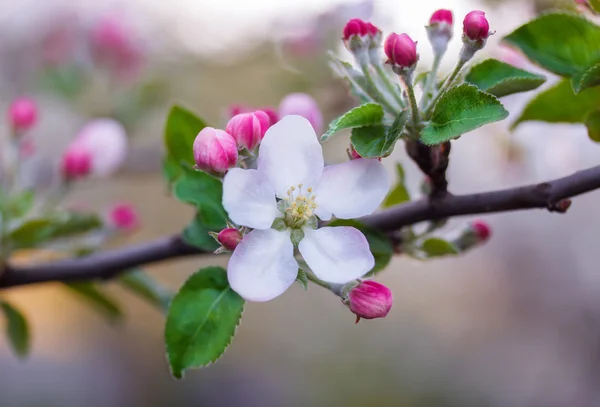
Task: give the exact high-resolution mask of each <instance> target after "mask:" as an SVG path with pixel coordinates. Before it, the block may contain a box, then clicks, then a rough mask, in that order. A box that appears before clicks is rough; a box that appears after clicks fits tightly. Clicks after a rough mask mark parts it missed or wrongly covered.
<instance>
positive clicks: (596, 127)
mask: <svg viewBox="0 0 600 407" xmlns="http://www.w3.org/2000/svg"><path fill="white" fill-rule="evenodd" d="M585 127H587V130H588V136H589V137H590V139H591V140H592V141H595V142H596V143H600V109H596V110H592V111H591V112H590V113H589V114H588V115H587V117H586V118H585Z"/></svg>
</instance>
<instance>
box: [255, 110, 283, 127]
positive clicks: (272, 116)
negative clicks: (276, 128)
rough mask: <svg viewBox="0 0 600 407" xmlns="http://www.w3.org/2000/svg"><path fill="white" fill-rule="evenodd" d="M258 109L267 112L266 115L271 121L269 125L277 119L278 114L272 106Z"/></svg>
mask: <svg viewBox="0 0 600 407" xmlns="http://www.w3.org/2000/svg"><path fill="white" fill-rule="evenodd" d="M258 110H260V111H263V112H265V113H266V114H267V116H269V120H270V121H271V126H272V125H274V124H275V123H277V122H278V121H279V115H278V114H277V111H276V110H275V109H274V108H272V107H268V106H267V107H261V108H260V109H258Z"/></svg>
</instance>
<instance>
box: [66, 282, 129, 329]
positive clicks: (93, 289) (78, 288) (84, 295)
mask: <svg viewBox="0 0 600 407" xmlns="http://www.w3.org/2000/svg"><path fill="white" fill-rule="evenodd" d="M64 286H65V287H66V288H67V289H69V290H70V291H71V292H73V293H74V294H77V295H78V296H79V297H80V298H81V299H84V300H86V301H87V302H88V303H89V304H90V305H91V306H93V307H94V308H95V309H96V310H97V311H98V312H100V313H101V314H102V315H103V316H105V317H106V318H107V319H108V320H109V321H110V322H118V321H119V320H120V319H121V318H122V317H123V312H122V311H121V308H120V307H119V305H118V304H117V302H116V301H115V300H114V299H113V298H112V297H111V296H110V295H108V294H107V293H106V292H105V291H104V290H103V289H102V288H101V287H100V286H99V285H98V284H96V283H91V282H88V281H81V282H76V283H64Z"/></svg>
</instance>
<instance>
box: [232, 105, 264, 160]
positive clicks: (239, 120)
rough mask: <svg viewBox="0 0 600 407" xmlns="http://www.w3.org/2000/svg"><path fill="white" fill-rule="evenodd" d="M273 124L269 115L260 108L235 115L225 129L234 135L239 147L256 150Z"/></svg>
mask: <svg viewBox="0 0 600 407" xmlns="http://www.w3.org/2000/svg"><path fill="white" fill-rule="evenodd" d="M270 125H271V119H270V118H269V116H268V115H267V114H266V113H265V112H263V111H260V110H257V111H256V112H254V113H241V114H238V115H236V116H233V117H232V118H231V120H229V123H227V126H226V127H225V131H226V132H227V133H229V134H231V135H232V136H233V138H234V139H235V141H236V142H237V145H238V146H239V147H244V148H247V149H248V150H254V149H255V148H256V146H258V144H259V143H260V141H261V140H262V139H263V137H264V135H265V132H266V131H267V129H268V128H269V127H270Z"/></svg>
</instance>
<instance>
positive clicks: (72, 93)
mask: <svg viewBox="0 0 600 407" xmlns="http://www.w3.org/2000/svg"><path fill="white" fill-rule="evenodd" d="M572 3H573V2H571V1H569V0H565V1H562V2H561V1H551V0H535V1H534V0H512V1H511V0H504V1H501V0H497V1H492V0H488V1H475V0H444V1H441V0H440V1H438V0H427V1H420V2H412V1H410V2H408V1H391V0H389V1H388V0H362V1H360V0H359V1H343V0H304V1H302V2H299V1H298V2H293V1H279V0H255V1H252V2H245V1H239V0H219V1H213V0H171V1H168V2H167V1H156V0H128V1H124V0H122V1H108V0H107V1H87V0H21V1H18V2H15V1H8V0H0V95H2V96H1V98H0V110H1V111H6V109H7V107H8V104H9V102H10V101H11V100H13V99H14V98H16V97H18V96H20V95H27V96H29V97H32V98H34V99H35V100H37V101H38V103H39V110H40V121H39V124H38V125H37V126H36V127H35V129H34V130H33V131H32V134H31V137H32V139H33V140H34V141H35V145H36V154H35V159H32V161H31V162H30V163H29V164H28V165H29V168H31V174H33V175H32V176H33V177H36V176H38V175H35V174H40V173H41V174H44V176H51V174H52V172H55V171H56V167H57V163H58V160H59V158H60V154H61V151H62V150H64V148H65V146H66V145H68V143H69V141H70V140H72V139H73V137H74V135H75V134H76V132H77V130H78V129H79V128H80V127H81V126H82V125H83V124H84V123H86V122H87V121H89V120H91V119H94V118H99V117H110V118H113V119H116V120H118V121H119V122H121V123H122V124H123V125H124V126H125V128H126V130H127V133H128V137H129V153H128V158H127V161H126V164H125V165H124V166H123V168H121V170H120V171H119V173H118V174H116V176H114V177H113V178H111V179H102V180H90V181H85V182H82V183H80V184H79V185H78V186H77V188H76V189H75V191H74V192H73V193H72V194H71V196H70V201H69V202H72V204H73V205H81V206H85V207H90V208H95V209H96V210H99V211H101V210H103V208H105V207H106V206H108V205H110V204H112V203H114V202H118V201H128V202H130V203H132V204H133V205H135V207H136V208H137V210H138V211H139V213H140V217H141V223H142V227H141V228H140V229H139V230H138V231H137V232H136V233H134V234H132V235H130V236H129V237H127V238H126V239H125V240H121V241H118V242H115V244H119V245H120V244H130V243H135V242H143V241H146V240H149V239H153V238H156V237H159V236H162V235H165V234H171V233H177V232H179V231H180V230H181V229H182V228H183V227H184V226H185V225H186V224H187V222H189V220H190V219H191V217H192V214H193V212H192V209H191V208H187V207H186V206H184V205H183V204H180V203H178V202H177V201H176V200H175V199H173V198H171V197H169V196H168V194H167V187H166V185H165V183H164V181H163V179H162V176H161V160H162V155H163V151H162V132H163V127H164V120H165V118H166V114H167V112H168V109H169V106H170V105H171V104H173V103H174V102H179V103H183V104H184V105H185V106H187V107H189V108H190V109H192V110H193V111H195V112H197V113H199V114H200V115H201V116H202V117H204V118H205V119H206V120H207V121H208V122H209V123H212V124H213V125H214V126H215V127H219V126H224V124H225V123H226V121H227V119H228V118H229V115H230V111H231V109H232V108H235V106H252V107H264V106H274V107H276V106H277V105H278V103H279V101H280V100H281V99H282V97H284V96H285V95H286V94H288V93H290V92H305V93H308V94H310V95H312V96H313V97H314V98H315V99H316V100H317V101H318V103H319V106H320V108H321V110H322V112H323V115H324V118H325V123H328V122H329V120H331V119H333V118H335V117H336V116H337V115H339V114H340V113H342V112H344V110H345V109H347V108H349V107H351V106H353V105H354V104H355V102H354V101H353V100H352V98H350V97H349V96H348V92H347V89H346V86H345V84H344V83H342V81H340V80H339V79H337V78H335V76H334V75H333V74H332V73H331V71H330V69H329V67H328V57H327V52H328V51H329V50H332V51H333V52H334V53H336V54H339V55H341V56H343V57H344V58H346V59H348V60H349V59H350V57H349V55H347V54H346V53H347V51H346V50H345V49H344V48H343V45H342V43H341V41H340V40H339V38H340V36H341V29H342V27H343V25H344V23H345V22H346V21H347V20H348V19H350V18H353V17H359V18H363V19H368V20H371V21H372V22H373V23H374V24H376V25H377V26H378V27H380V28H382V29H383V31H384V35H385V34H387V33H388V32H390V31H392V30H393V31H397V32H407V33H409V34H410V35H411V36H412V37H413V39H415V40H418V41H419V52H420V54H421V62H420V69H423V70H425V69H427V66H428V65H429V64H430V63H431V59H432V53H431V51H430V50H429V47H428V45H429V44H428V42H427V37H426V33H425V30H424V25H425V24H426V23H427V21H428V19H429V16H430V15H431V13H432V12H433V11H435V10H436V9H437V8H442V7H443V8H450V9H452V10H453V11H454V15H455V21H456V25H455V39H454V41H453V42H452V43H451V47H450V50H449V52H448V54H447V56H446V58H445V60H444V63H443V65H442V69H443V70H444V71H446V72H447V71H449V70H450V69H451V68H452V66H453V64H454V62H455V57H456V55H457V53H458V50H459V49H460V25H461V22H462V18H463V16H464V15H465V14H466V13H467V12H469V11H470V10H472V9H481V10H484V11H486V13H487V17H488V19H489V21H490V25H491V28H492V29H493V30H496V35H494V36H493V37H491V39H490V40H489V42H488V45H487V47H486V49H485V50H484V51H483V52H481V53H480V54H481V55H478V58H480V59H483V58H484V57H485V56H486V55H487V56H494V57H496V58H500V59H504V60H505V61H507V62H510V63H513V64H515V65H519V66H522V67H525V68H526V69H530V70H536V68H535V67H532V66H530V65H529V64H528V62H527V61H526V60H524V59H522V57H520V56H519V55H517V54H514V53H513V52H511V51H510V50H507V49H505V48H502V47H501V46H500V45H499V40H500V38H502V37H503V36H504V35H506V34H507V33H509V32H511V31H512V30H513V29H514V28H516V27H518V26H519V25H521V24H523V23H524V22H525V21H527V20H528V19H530V18H532V17H534V16H535V15H537V14H538V13H540V12H543V11H544V10H546V9H548V8H552V7H564V8H571V9H574V7H573V4H572ZM553 81H554V79H552V78H551V79H550V81H549V82H550V83H552V82H553ZM545 86H548V84H547V85H545ZM531 97H532V93H527V94H520V95H516V96H511V97H508V98H505V99H504V103H505V104H506V106H507V107H508V108H509V110H510V111H511V118H515V117H516V115H517V114H518V113H519V111H520V109H521V108H522V107H523V106H524V104H525V103H526V101H527V100H528V99H529V98H531ZM2 120H4V118H2ZM510 120H511V119H509V120H506V121H504V122H501V123H498V124H494V125H491V126H486V127H484V129H483V130H480V131H476V132H473V133H471V134H469V135H467V136H465V137H463V138H461V139H460V140H459V141H458V142H455V143H454V147H453V150H452V159H451V164H450V169H449V179H450V190H451V191H452V192H454V193H468V192H476V191H483V190H490V189H497V188H501V187H508V186H513V185H519V184H523V183H529V182H536V181H542V180H546V179H549V178H552V177H558V176H563V175H568V174H570V173H572V172H573V171H576V170H578V169H582V168H586V167H589V166H591V165H595V164H597V163H598V161H599V160H600V148H599V147H598V146H597V145H594V144H593V143H591V142H590V141H589V139H588V138H587V134H586V130H585V128H584V126H566V125H558V126H556V125H553V126H550V125H547V124H540V123H525V124H523V125H521V126H520V127H519V128H518V129H517V130H516V131H515V132H513V133H510V132H509V131H508V125H509V123H510ZM5 128H6V126H4V125H0V132H3V131H4V130H1V129H5ZM7 136H8V135H7V134H2V137H7ZM347 145H348V138H347V136H340V137H338V138H337V139H335V141H332V142H331V143H328V144H327V145H326V154H327V157H328V160H329V161H330V162H336V161H342V160H345V159H346V155H345V154H346V152H345V149H346V147H347ZM396 150H397V151H396V152H395V153H394V154H393V155H392V157H390V158H388V159H387V160H386V165H387V166H389V168H390V171H392V168H393V167H394V162H395V161H401V162H402V163H403V164H404V165H405V168H406V170H407V174H408V180H409V181H408V184H409V187H410V188H411V190H412V191H413V192H414V193H415V194H416V193H417V191H418V186H419V183H420V182H421V177H420V174H419V172H418V170H417V168H416V167H415V166H414V165H413V164H412V163H411V162H410V160H409V159H407V157H406V155H405V154H404V151H403V149H402V148H398V149H396ZM599 204H600V194H598V193H592V194H589V195H586V196H583V197H580V198H577V199H576V200H575V201H574V203H573V206H572V208H571V209H570V211H569V213H568V214H567V215H564V216H562V215H555V214H549V213H547V212H545V211H541V210H540V211H528V212H518V213H506V214H499V215H493V216H491V215H490V216H487V217H485V220H486V221H488V222H489V223H490V224H491V225H492V231H493V237H492V239H491V240H490V241H489V242H488V243H487V244H486V245H485V246H483V247H482V248H480V249H478V250H474V251H471V252H469V253H467V254H466V255H463V256H460V257H457V258H450V259H443V260H436V261H429V262H419V261H416V260H411V259H406V258H403V257H397V258H395V259H394V260H393V262H392V264H391V265H390V267H389V268H388V269H387V270H386V272H385V273H382V274H381V275H380V276H379V280H380V281H381V282H383V283H384V284H386V285H388V286H389V287H390V288H391V289H392V291H393V293H394V299H395V301H394V306H393V309H392V311H391V312H390V314H389V316H388V317H387V318H385V319H382V320H375V321H362V322H361V323H359V324H357V325H355V324H354V316H353V315H352V314H351V313H350V312H349V311H348V310H347V309H346V307H344V306H343V305H342V304H341V303H340V301H339V299H338V298H337V297H334V296H332V295H331V294H330V293H328V292H326V291H325V290H322V289H321V288H319V287H316V286H311V287H310V288H309V290H308V292H304V291H303V290H302V288H301V287H300V285H294V286H293V288H292V289H291V290H289V291H288V292H286V294H285V295H283V296H281V297H279V298H277V299H275V300H274V301H271V302H268V303H252V304H248V305H247V307H246V310H245V314H244V320H243V323H242V324H241V326H240V327H239V329H238V331H237V335H236V337H235V340H234V341H233V344H232V345H231V346H230V348H229V350H228V351H227V353H226V354H225V356H224V357H223V358H222V359H221V360H220V361H219V362H218V363H217V364H215V365H214V366H211V367H209V368H205V369H202V370H199V371H190V372H188V373H187V374H186V377H185V379H184V380H182V381H174V380H173V379H171V377H170V375H169V371H168V366H167V363H166V360H165V350H164V345H163V337H162V335H163V323H164V318H163V316H162V314H161V313H160V312H159V311H158V310H156V309H155V308H153V307H152V306H150V305H148V304H146V303H145V302H143V301H142V300H140V299H138V298H136V297H134V296H132V295H130V294H129V293H126V292H124V291H123V290H122V289H121V288H119V287H116V286H112V285H111V284H109V286H110V290H111V291H112V293H113V294H114V296H115V297H116V298H118V300H119V302H120V303H121V304H122V305H123V308H124V309H125V311H126V314H127V317H126V318H125V320H124V321H122V322H121V323H118V324H107V323H106V321H105V320H104V319H103V318H102V316H101V315H98V314H97V313H95V312H94V311H93V310H92V309H90V308H88V307H87V306H85V304H83V303H81V302H80V301H78V300H77V298H75V297H74V296H72V295H71V294H69V293H68V292H66V291H65V290H64V289H62V287H60V286H58V285H55V284H45V285H39V286H31V287H23V288H18V289H11V290H7V291H5V292H2V295H3V296H4V297H6V298H8V299H10V301H11V302H12V303H14V304H15V305H17V306H18V307H19V308H20V309H22V310H23V311H24V312H25V313H26V314H27V316H28V317H29V320H30V324H31V326H32V329H33V346H32V347H33V350H32V353H31V355H30V356H29V358H28V359H27V360H25V361H20V360H17V359H16V358H15V357H14V356H13V355H12V354H11V352H10V350H9V347H8V345H7V344H6V343H5V339H4V337H3V336H0V406H1V407H13V406H14V407H29V406H31V407H33V406H35V407H38V406H39V407H54V406H56V407H58V406H66V407H79V406H88V407H92V406H93V407H95V406H114V407H136V406H264V407H269V406H288V405H289V406H338V405H344V406H402V407H405V406H406V407H413V406H414V407H417V406H440V407H453V406H461V407H470V406H478V407H481V406H492V407H495V406H498V407H507V406H510V407H520V406H527V407H530V406H531V407H537V406H540V407H554V406H557V407H558V406H567V405H568V406H576V407H579V406H582V407H587V406H600V270H599V267H598V261H597V253H596V252H595V250H596V249H597V248H596V247H595V246H596V244H597V230H598V229H599V228H600V218H598V217H597V216H595V215H594V214H595V210H597V208H598V205H599ZM466 221H467V219H465V218H461V219H455V220H452V221H451V222H450V224H449V226H448V228H447V229H446V230H447V231H448V233H452V232H453V231H455V230H457V229H460V228H462V227H463V226H464V225H465V223H466ZM594 242H596V243H594ZM215 262H218V263H220V264H222V265H225V259H222V258H219V259H216V260H215V259H213V258H210V259H207V258H195V259H194V258H190V259H186V260H184V261H171V262H168V263H162V264H157V265H152V266H148V267H147V270H148V271H149V272H150V273H151V274H152V275H153V276H156V277H157V278H158V279H160V280H161V281H162V282H164V283H165V285H167V286H169V287H171V288H172V289H176V288H177V287H178V286H179V285H180V284H181V283H182V281H183V280H184V279H185V278H186V276H188V275H189V274H190V273H192V272H194V271H196V270H197V269H198V268H200V267H202V266H204V265H207V264H214V263H215Z"/></svg>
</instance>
